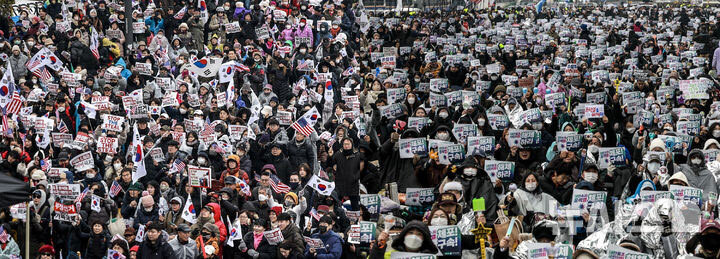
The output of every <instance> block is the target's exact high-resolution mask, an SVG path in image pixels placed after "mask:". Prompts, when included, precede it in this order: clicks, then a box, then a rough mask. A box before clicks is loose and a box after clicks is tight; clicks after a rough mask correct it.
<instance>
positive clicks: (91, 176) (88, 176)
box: [85, 174, 95, 179]
mask: <svg viewBox="0 0 720 259" xmlns="http://www.w3.org/2000/svg"><path fill="white" fill-rule="evenodd" d="M85 178H87V179H92V178H95V174H85Z"/></svg>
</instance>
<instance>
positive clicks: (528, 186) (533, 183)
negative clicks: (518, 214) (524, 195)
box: [525, 182, 537, 192]
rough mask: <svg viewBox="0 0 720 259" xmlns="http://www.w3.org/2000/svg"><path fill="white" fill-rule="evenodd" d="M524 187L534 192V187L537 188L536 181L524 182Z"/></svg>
mask: <svg viewBox="0 0 720 259" xmlns="http://www.w3.org/2000/svg"><path fill="white" fill-rule="evenodd" d="M525 189H527V190H528V191H531V192H534V191H535V189H537V182H529V183H525Z"/></svg>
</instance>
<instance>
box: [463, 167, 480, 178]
mask: <svg viewBox="0 0 720 259" xmlns="http://www.w3.org/2000/svg"><path fill="white" fill-rule="evenodd" d="M463 174H465V175H467V176H475V175H476V174H477V169H475V168H465V169H464V170H463Z"/></svg>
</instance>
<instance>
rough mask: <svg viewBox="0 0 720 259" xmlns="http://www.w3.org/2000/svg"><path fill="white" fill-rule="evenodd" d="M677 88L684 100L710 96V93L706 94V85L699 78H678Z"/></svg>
mask: <svg viewBox="0 0 720 259" xmlns="http://www.w3.org/2000/svg"><path fill="white" fill-rule="evenodd" d="M679 89H680V91H681V92H682V96H683V98H685V100H690V99H708V98H710V95H708V93H707V91H706V90H707V87H706V85H705V84H703V83H702V81H701V80H699V79H693V80H680V85H679Z"/></svg>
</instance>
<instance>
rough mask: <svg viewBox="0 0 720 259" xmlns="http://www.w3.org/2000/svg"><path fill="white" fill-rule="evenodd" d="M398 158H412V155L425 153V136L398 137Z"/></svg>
mask: <svg viewBox="0 0 720 259" xmlns="http://www.w3.org/2000/svg"><path fill="white" fill-rule="evenodd" d="M398 145H399V151H400V158H413V156H414V155H419V156H424V155H425V154H427V141H426V140H425V138H409V139H400V140H399V142H398Z"/></svg>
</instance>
